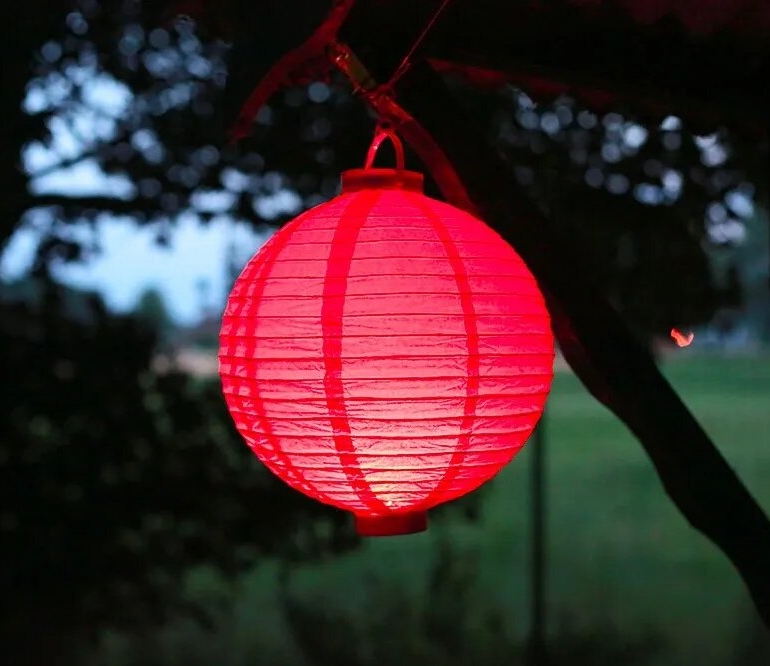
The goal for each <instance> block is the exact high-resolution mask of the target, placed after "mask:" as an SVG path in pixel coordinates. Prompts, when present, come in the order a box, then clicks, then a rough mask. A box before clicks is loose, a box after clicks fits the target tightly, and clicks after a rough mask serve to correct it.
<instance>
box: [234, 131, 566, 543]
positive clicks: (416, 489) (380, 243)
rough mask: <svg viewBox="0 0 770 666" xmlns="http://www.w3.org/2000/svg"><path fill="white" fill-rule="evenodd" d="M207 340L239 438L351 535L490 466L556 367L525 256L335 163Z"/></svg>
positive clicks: (398, 521) (401, 527)
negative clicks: (327, 507) (337, 170)
mask: <svg viewBox="0 0 770 666" xmlns="http://www.w3.org/2000/svg"><path fill="white" fill-rule="evenodd" d="M373 149H374V150H376V145H374V146H373ZM372 155H373V153H372ZM370 164H371V155H370V160H369V161H368V164H367V166H369V165H370ZM220 342H221V348H220V356H219V364H220V374H221V378H222V385H223V391H224V395H225V398H226V401H227V405H228V407H229V409H230V411H231V413H232V415H233V418H234V420H235V423H236V425H237V428H238V430H239V431H240V433H241V435H242V436H243V437H244V439H245V440H246V442H247V443H248V445H249V446H250V447H251V448H252V450H253V451H254V453H255V454H256V455H257V456H258V457H259V459H260V460H261V461H262V462H263V463H264V464H265V465H266V466H267V467H268V468H269V469H270V470H271V471H272V472H273V473H275V474H276V475H277V476H278V477H280V478H281V479H283V480H284V481H285V482H286V483H288V484H289V485H291V486H293V487H294V488H295V489H297V490H299V491H301V492H303V493H305V494H307V495H309V496H310V497H313V498H315V499H317V500H320V501H321V502H325V503H327V504H331V505H334V506H336V507H339V508H341V509H345V510H347V511H350V512H352V513H353V514H355V518H356V527H357V530H358V532H359V533H360V534H363V535H384V534H403V533H409V532H416V531H420V530H423V529H425V527H426V524H427V519H426V515H427V514H426V512H427V510H428V509H430V508H431V507H434V506H436V505H438V504H441V503H442V502H446V501H448V500H452V499H455V498H457V497H460V496H462V495H464V494H466V493H468V492H470V491H472V490H474V489H475V488H477V487H478V486H480V485H481V484H483V483H484V482H485V481H487V480H489V479H490V478H492V477H493V476H494V475H495V474H497V473H498V472H499V471H500V469H501V468H502V467H503V466H504V465H506V463H508V462H509V461H510V460H511V459H512V458H513V456H514V455H515V454H516V453H517V452H518V451H519V449H521V447H522V446H523V445H524V443H525V441H526V440H527V438H528V437H529V435H530V434H531V432H532V430H533V428H534V426H535V424H536V423H537V421H538V419H539V418H540V415H541V413H542V410H543V406H544V403H545V400H546V397H547V394H548V392H549V390H550V385H551V380H552V376H553V357H554V344H553V335H552V333H551V329H550V319H549V316H548V311H547V310H546V307H545V304H544V301H543V297H542V295H541V293H540V290H539V289H538V286H537V283H536V282H535V279H534V278H533V277H532V275H531V273H530V272H529V270H528V269H527V267H526V266H525V264H524V262H523V261H522V259H521V258H520V257H519V255H518V254H517V253H516V252H515V251H514V250H513V248H512V247H511V246H510V245H508V244H507V243H506V242H505V241H504V240H503V239H502V238H500V236H499V235H498V234H497V233H495V232H494V231H493V230H492V229H490V228H489V227H488V226H486V225H485V224H484V223H483V222H481V221H479V220H477V219H475V218H474V217H472V216H471V215H469V214H467V213H465V212H463V211H461V210H458V209H457V208H454V207H452V206H449V205H447V204H446V203H442V202H440V201H436V200H434V199H430V198H428V197H426V196H424V195H423V194H422V175H421V174H418V173H415V172H409V171H404V170H403V169H402V168H397V169H372V168H365V169H356V170H352V171H347V172H345V173H343V175H342V193H341V194H340V195H339V196H337V197H335V198H334V199H332V200H331V201H328V202H327V203H324V204H321V205H319V206H316V207H315V208H313V209H311V210H309V211H307V212H305V213H304V214H302V215H300V216H299V217H298V218H296V219H295V220H293V221H292V222H290V223H289V224H287V225H286V226H285V227H284V228H282V229H281V230H280V231H278V232H277V233H276V234H275V235H274V236H273V237H272V238H271V239H270V240H269V241H268V242H267V243H266V244H265V245H264V246H263V247H262V249H261V250H260V251H259V252H258V253H257V254H256V255H255V256H254V257H253V258H252V259H251V260H250V261H249V263H248V264H247V265H246V267H245V268H244V270H243V272H242V273H241V275H240V277H239V278H238V280H237V281H236V282H235V285H234V287H233V289H232V292H231V294H230V297H229V299H228V302H227V306H226V310H225V314H224V317H223V321H222V329H221V337H220Z"/></svg>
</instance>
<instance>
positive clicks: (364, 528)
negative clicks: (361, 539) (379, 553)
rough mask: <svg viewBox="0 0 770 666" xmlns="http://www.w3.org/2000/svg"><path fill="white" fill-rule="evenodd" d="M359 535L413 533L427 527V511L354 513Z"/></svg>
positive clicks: (422, 530)
mask: <svg viewBox="0 0 770 666" xmlns="http://www.w3.org/2000/svg"><path fill="white" fill-rule="evenodd" d="M355 519H356V532H357V533H358V535H359V536H397V535H399V534H415V533H417V532H424V531H425V530H427V529H428V512H427V511H412V512H411V513H394V514H391V515H388V516H359V515H356V517H355Z"/></svg>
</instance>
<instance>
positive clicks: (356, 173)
mask: <svg viewBox="0 0 770 666" xmlns="http://www.w3.org/2000/svg"><path fill="white" fill-rule="evenodd" d="M423 183H424V178H423V175H422V174H421V173H419V172H417V171H407V170H406V169H371V168H368V169H349V170H348V171H343V172H342V194H349V193H350V192H359V191H360V190H407V191H409V192H418V193H420V194H422V193H423Z"/></svg>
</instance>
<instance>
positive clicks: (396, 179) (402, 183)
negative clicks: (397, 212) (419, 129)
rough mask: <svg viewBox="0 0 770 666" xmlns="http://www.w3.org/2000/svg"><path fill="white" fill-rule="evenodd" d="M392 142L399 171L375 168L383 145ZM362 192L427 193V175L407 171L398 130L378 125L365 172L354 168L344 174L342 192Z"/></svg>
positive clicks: (396, 169) (367, 156)
mask: <svg viewBox="0 0 770 666" xmlns="http://www.w3.org/2000/svg"><path fill="white" fill-rule="evenodd" d="M386 139H389V140H390V142H391V143H392V144H393V150H394V152H395V155H396V168H395V169H393V168H390V169H383V168H375V167H374V160H375V158H376V157H377V151H378V150H379V149H380V146H381V145H382V144H383V142H384V141H385V140H386ZM360 190H407V191H409V192H419V193H420V194H422V192H423V176H422V174H421V173H418V172H417V171H407V170H406V169H404V146H403V144H402V143H401V139H399V138H398V135H397V134H396V133H395V131H394V130H393V129H392V128H390V127H386V126H383V125H378V127H377V130H376V131H375V134H374V139H373V140H372V145H371V146H369V152H368V153H367V155H366V164H365V165H364V168H363V169H350V170H348V171H343V172H342V193H343V194H348V193H350V192H358V191H360Z"/></svg>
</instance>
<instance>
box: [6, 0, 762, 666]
mask: <svg viewBox="0 0 770 666" xmlns="http://www.w3.org/2000/svg"><path fill="white" fill-rule="evenodd" d="M3 12H4V13H5V17H4V18H5V21H4V22H3V28H2V30H3V35H4V39H3V40H2V49H3V63H4V73H3V95H2V96H1V99H0V113H1V114H2V120H3V122H2V125H1V126H0V135H2V145H3V148H4V149H3V151H2V153H0V174H2V179H1V180H0V182H1V183H2V187H3V197H2V201H1V202H0V373H1V376H2V389H1V390H2V406H1V407H0V558H1V560H0V599H2V601H1V602H0V608H1V609H2V612H0V641H2V643H0V654H2V656H0V663H3V664H9V665H13V666H16V665H26V664H43V663H56V664H61V665H62V666H69V665H75V664H78V665H79V664H83V665H84V666H91V665H93V666H102V665H103V666H113V665H114V666H135V665H136V666H139V665H158V666H176V665H178V664H179V665H181V664H185V666H194V665H198V664H200V665H207V664H217V665H221V666H236V665H237V666H249V665H254V666H257V665H262V664H269V665H271V666H281V665H287V666H289V665H292V666H293V665H295V664H296V665H299V666H305V665H306V666H326V665H332V664H333V665H335V666H347V665H350V666H364V665H370V664H371V665H374V664H376V665H378V666H390V665H392V664H393V665H395V664H399V666H409V665H411V664H415V665H416V664H446V665H448V666H450V665H456V666H460V665H465V664H475V665H476V666H486V665H489V666H491V665H496V664H518V663H522V664H523V663H526V653H527V640H528V636H529V633H530V629H531V626H532V615H531V610H530V607H531V604H530V601H531V575H532V571H533V562H532V557H531V555H530V553H531V550H532V542H531V539H532V522H531V513H532V506H531V499H530V497H531V490H532V488H531V479H532V474H531V472H532V469H531V468H532V462H533V461H532V447H527V449H526V450H525V451H524V452H523V453H522V454H521V455H520V456H519V457H518V458H517V459H516V460H515V461H514V462H513V463H512V464H511V465H510V466H509V467H508V468H507V469H506V470H504V472H503V473H502V474H500V476H499V477H497V478H496V479H495V480H494V481H493V482H491V483H490V484H488V486H486V487H485V488H483V489H482V490H481V491H479V492H477V493H475V494H474V495H473V496H471V497H469V498H467V499H464V500H462V501H460V502H457V503H455V504H454V505H452V506H450V507H446V508H444V509H442V510H439V511H437V512H436V517H435V519H434V520H433V523H432V525H431V528H430V530H429V531H428V532H427V533H424V534H419V535H414V536H408V537H399V538H393V539H382V540H369V541H360V540H358V539H357V538H356V537H355V535H354V534H353V532H352V529H351V525H350V524H349V522H348V520H347V518H346V517H345V516H342V515H340V514H339V512H337V511H335V510H333V509H330V508H327V507H324V506H321V505H319V504H317V503H314V502H312V501H311V500H307V499H305V498H304V497H303V496H301V495H299V494H298V493H295V492H294V491H291V490H289V489H288V488H286V487H284V486H283V485H282V484H281V483H280V482H279V481H277V480H275V479H273V478H272V477H271V476H270V474H269V473H268V472H267V471H266V470H265V469H263V468H262V467H261V466H260V464H259V463H258V462H257V461H256V460H255V459H254V457H253V456H252V454H251V453H250V451H249V450H248V449H247V447H246V446H245V445H244V444H243V443H242V441H240V439H239V438H238V437H237V435H236V433H235V430H234V428H233V426H232V423H231V421H230V418H229V416H228V414H227V412H226V409H225V406H224V403H223V400H222V398H221V395H220V390H219V383H218V379H217V376H216V369H217V362H216V347H217V335H218V326H219V317H220V313H221V311H222V307H223V304H224V300H225V298H226V294H227V292H228V289H229V287H230V286H231V284H232V282H233V281H234V279H235V277H236V276H237V275H238V272H239V271H240V269H241V268H242V267H243V265H244V264H245V262H246V261H247V260H248V258H249V257H250V256H251V255H252V254H253V253H254V252H255V251H256V250H257V249H258V248H259V247H260V245H261V244H262V243H263V242H264V241H265V240H266V239H267V238H268V237H269V236H270V234H272V233H273V232H274V231H275V230H276V229H277V228H278V227H279V226H280V225H281V224H282V223H283V222H285V221H286V220H287V219H290V218H291V217H292V216H294V215H296V214H297V213H299V212H300V211H302V210H303V209H305V208H307V207H309V206H312V205H315V204H317V203H319V202H321V201H323V200H325V199H327V198H329V197H331V196H333V195H334V194H335V192H336V188H337V184H338V181H337V178H338V174H339V172H340V171H341V170H342V169H344V168H349V167H352V166H356V165H358V164H360V163H361V162H362V158H363V156H364V153H365V150H366V147H367V146H368V141H369V138H370V136H371V132H372V128H373V122H372V119H371V118H370V117H369V115H368V113H367V112H366V110H365V109H364V107H363V104H361V102H360V101H359V100H357V99H355V98H353V97H352V96H351V94H350V92H349V91H348V89H347V88H346V87H345V86H344V85H337V84H340V83H341V82H337V81H327V82H312V83H309V84H307V85H303V86H299V87H293V88H291V89H288V90H284V91H282V92H280V93H279V94H278V95H277V96H276V97H275V98H273V99H271V100H270V104H269V106H267V107H265V108H264V109H262V111H261V112H260V113H259V115H258V117H257V119H256V123H255V126H254V132H253V135H252V136H251V137H250V138H249V139H248V140H246V141H244V142H241V143H240V144H238V145H229V144H228V143H227V142H226V141H225V139H224V130H225V126H224V123H223V122H222V119H221V104H220V100H221V98H222V94H223V89H224V86H225V82H226V80H227V76H228V46H227V45H226V44H224V43H222V42H220V41H217V40H215V39H213V38H211V37H209V36H208V35H207V33H206V32H205V31H203V30H201V29H200V27H199V26H196V24H195V23H193V22H191V21H178V22H172V23H163V24H157V23H154V24H148V23H147V21H145V20H144V18H143V16H142V15H141V13H140V6H139V3H136V2H132V1H130V0H112V1H110V2H97V1H96V0H76V1H74V2H66V3H62V2H53V1H52V0H51V1H46V0H30V1H29V2H26V3H14V4H12V5H7V6H6V7H5V8H4V9H3ZM463 85H464V84H462V83H461V82H460V81H455V82H454V83H453V86H454V87H455V90H456V91H459V92H460V93H462V96H463V99H464V100H465V103H466V104H467V105H468V106H469V107H471V108H472V109H473V112H474V114H475V116H476V117H477V118H478V119H479V120H480V122H483V123H484V127H485V128H486V129H487V132H488V137H489V139H490V140H491V141H494V142H495V143H496V144H497V145H498V147H499V148H500V150H501V151H503V152H504V154H505V155H506V156H507V157H508V159H509V161H510V163H511V165H512V168H513V169H514V172H515V174H516V177H517V179H518V180H519V182H520V183H521V184H522V185H523V186H525V187H526V188H527V190H528V191H529V192H530V193H531V195H532V196H533V197H541V198H542V197H546V198H547V199H548V201H549V202H551V203H553V204H554V207H553V208H554V210H556V211H558V213H557V214H558V216H559V218H558V220H557V222H558V223H560V224H564V227H565V229H567V228H569V229H572V230H574V229H578V230H580V233H579V234H576V235H575V243H576V244H578V245H579V246H580V250H581V252H583V253H584V255H585V256H586V257H587V261H586V264H587V265H589V266H590V267H591V270H592V271H593V272H594V275H593V276H592V277H593V278H594V279H595V280H596V281H597V282H598V283H599V284H601V285H602V288H603V289H604V291H605V294H606V296H607V297H608V298H609V300H610V301H611V302H612V304H613V305H614V306H615V307H616V308H617V310H618V311H619V312H620V313H621V314H622V316H623V317H624V319H625V320H626V322H627V323H628V324H629V326H630V327H631V329H632V330H633V332H634V334H635V335H636V336H637V337H638V338H639V339H640V340H642V341H643V342H644V343H645V344H646V345H647V346H648V348H649V349H650V351H651V352H652V353H653V354H654V356H655V358H656V359H657V361H658V363H659V364H660V366H661V368H662V370H663V372H664V373H665V375H666V376H667V377H668V378H669V379H670V381H671V382H672V384H673V385H674V386H675V388H676V389H677V391H678V392H679V393H680V395H681V396H682V397H683V399H684V400H685V402H686V403H687V405H688V406H689V407H690V409H691V410H692V411H693V412H694V414H695V415H696V417H697V418H698V419H699V420H700V422H701V423H702V424H703V425H704V427H705V429H706V430H707V431H708V433H709V434H710V435H711V437H712V438H713V440H714V441H715V443H716V444H717V445H718V446H719V448H720V450H721V451H722V453H723V454H724V456H725V457H726V458H727V459H728V461H729V462H730V463H731V465H733V466H734V468H735V469H736V470H737V472H738V473H739V475H740V477H741V478H742V479H743V481H744V482H745V484H746V485H747V487H748V488H749V489H750V491H751V492H752V493H753V494H754V495H755V497H756V498H757V499H758V500H759V502H760V503H761V504H762V506H763V507H764V508H765V510H766V511H770V446H768V439H767V437H768V433H770V409H768V405H770V274H769V273H768V266H769V265H770V258H769V257H768V248H770V238H769V229H770V220H769V218H768V208H769V205H770V197H769V193H768V184H769V183H770V173H768V171H769V165H770V160H769V159H768V146H767V138H766V137H767V135H766V134H765V138H764V139H762V140H761V141H758V140H757V139H756V137H754V136H751V135H750V134H744V133H741V132H739V131H738V132H736V131H735V130H734V129H733V128H728V127H724V128H720V129H718V130H717V131H710V132H709V133H706V134H704V133H702V132H700V131H699V130H698V129H697V128H693V127H690V126H688V124H687V123H686V122H685V121H684V120H682V119H681V118H679V117H677V116H675V115H668V116H665V117H663V118H662V120H655V121H654V122H652V121H650V120H649V119H648V118H645V117H642V116H641V115H640V114H637V113H636V112H635V110H634V109H633V108H629V107H627V106H621V105H619V104H618V105H616V106H614V107H613V108H609V109H605V110H603V111H602V112H601V113H597V112H594V111H592V110H591V109H589V108H587V107H585V106H583V105H581V103H579V102H578V101H576V100H575V99H572V98H570V97H566V96H562V97H556V98H554V99H553V100H549V101H548V102H542V101H541V102H535V101H534V100H533V99H532V98H531V97H529V96H528V94H527V92H526V91H525V90H523V89H519V88H515V87H510V86H508V87H502V88H499V89H496V90H495V91H493V92H490V91H488V90H487V91H485V92H483V93H481V92H478V91H474V90H471V89H470V88H468V89H465V88H463ZM672 329H676V331H677V332H678V333H680V334H681V336H680V337H679V338H678V342H677V340H675V339H672ZM690 334H693V336H692V337H691V336H690ZM674 337H675V338H676V337H677V335H676V334H675V335H674ZM680 345H681V346H680ZM539 445H541V446H542V447H543V449H542V451H543V453H544V463H545V470H544V473H545V497H546V509H547V510H546V541H545V553H544V559H543V560H542V564H543V566H544V567H545V568H544V572H545V578H546V588H545V591H546V598H545V602H546V603H545V619H546V622H547V631H546V635H547V648H548V654H549V663H551V664H554V665H557V664H567V663H569V664H573V665H581V664H596V665H599V664H602V665H603V664H620V663H622V664H640V665H641V664H671V665H674V666H678V665H682V666H684V665H685V664H688V665H689V664H693V663H698V664H700V665H701V666H716V665H719V664H735V665H745V666H753V665H759V664H767V663H768V661H767V660H768V657H769V656H770V636H769V635H768V632H767V631H766V629H764V628H763V627H762V625H761V624H760V622H759V619H758V617H757V615H756V612H755V611H754V609H753V607H752V605H751V602H750V599H749V597H748V595H747V593H746V590H745V589H744V587H743V585H742V583H741V581H740V579H739V577H738V575H737V573H736V572H735V570H734V569H733V568H732V567H731V565H730V564H729V563H728V561H727V560H726V558H725V557H724V556H723V555H722V554H721V553H720V552H719V551H717V550H716V549H715V548H714V547H713V546H712V545H711V543H709V542H707V541H706V540H705V538H703V537H701V535H700V534H699V533H697V532H695V531H694V530H693V529H691V528H690V527H689V525H688V524H687V523H686V522H685V520H684V519H683V518H682V517H681V515H680V514H679V513H678V512H677V511H676V510H675V509H674V507H673V505H672V504H671V502H670V501H669V500H668V498H667V497H666V495H665V493H664V491H663V489H662V487H661V485H660V483H659V481H658V480H657V477H656V475H655V473H654V471H653V468H652V465H651V463H650V461H649V460H648V459H647V457H646V456H645V454H644V452H643V450H642V448H641V446H640V445H639V444H638V443H637V442H636V441H635V440H634V439H633V438H632V437H631V436H630V435H629V433H628V432H627V431H626V430H625V428H624V427H623V426H622V425H621V424H620V423H619V422H618V421H617V420H616V419H615V418H614V416H612V415H611V414H610V413H609V412H607V411H606V410H605V409H604V408H603V407H601V406H600V405H599V404H598V403H596V402H595V401H594V400H593V399H592V398H591V397H590V396H589V395H588V393H587V392H586V391H585V390H584V389H583V387H582V385H581V384H580V383H579V381H578V380H577V379H576V378H575V377H574V376H573V374H572V372H571V371H570V369H569V368H568V367H567V366H566V364H564V363H563V362H562V361H561V360H560V359H557V374H556V379H555V383H554V388H553V394H552V397H551V399H550V402H549V406H548V411H547V414H546V417H545V419H544V427H543V430H542V431H541V433H540V442H539ZM768 571H769V574H768V575H770V568H769V569H768Z"/></svg>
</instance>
